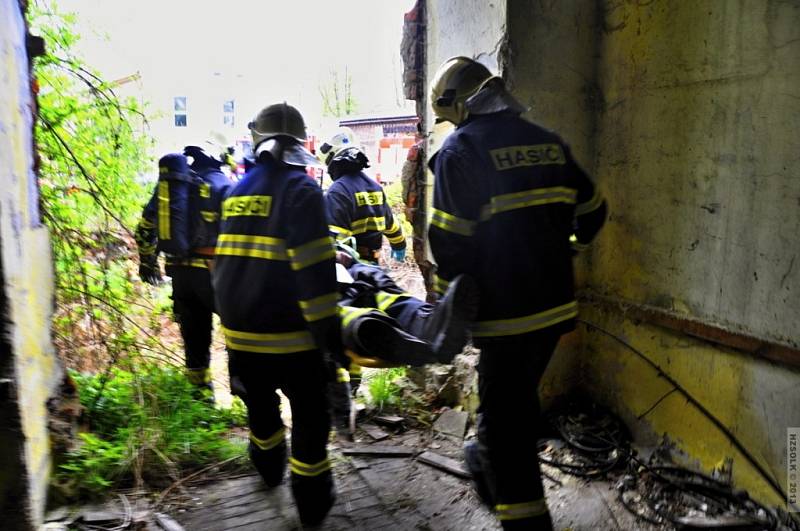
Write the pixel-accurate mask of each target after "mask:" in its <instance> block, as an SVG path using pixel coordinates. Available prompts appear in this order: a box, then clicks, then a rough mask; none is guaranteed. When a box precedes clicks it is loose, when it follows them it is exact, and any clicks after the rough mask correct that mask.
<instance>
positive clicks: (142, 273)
mask: <svg viewBox="0 0 800 531" xmlns="http://www.w3.org/2000/svg"><path fill="white" fill-rule="evenodd" d="M139 278H141V279H142V282H147V283H148V284H151V285H153V286H158V285H159V284H161V283H162V282H163V281H164V279H163V278H162V277H161V268H160V267H158V258H157V257H156V256H155V255H153V258H149V257H141V256H140V257H139Z"/></svg>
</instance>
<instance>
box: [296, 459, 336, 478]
mask: <svg viewBox="0 0 800 531" xmlns="http://www.w3.org/2000/svg"><path fill="white" fill-rule="evenodd" d="M289 469H290V470H291V471H292V473H293V474H298V475H300V476H306V477H314V476H319V475H320V474H322V473H323V472H327V471H328V470H330V469H331V462H330V461H329V460H328V458H327V457H326V458H325V459H323V460H322V461H320V462H319V463H313V464H309V463H304V462H302V461H300V460H299V459H295V458H294V457H290V458H289Z"/></svg>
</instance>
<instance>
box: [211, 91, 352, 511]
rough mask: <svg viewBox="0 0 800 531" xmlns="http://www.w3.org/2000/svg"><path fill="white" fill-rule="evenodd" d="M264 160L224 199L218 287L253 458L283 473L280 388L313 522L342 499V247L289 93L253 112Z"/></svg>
mask: <svg viewBox="0 0 800 531" xmlns="http://www.w3.org/2000/svg"><path fill="white" fill-rule="evenodd" d="M249 127H250V130H251V133H252V136H253V145H254V156H255V166H254V167H253V168H252V169H251V170H250V171H249V172H247V174H246V175H245V176H244V177H243V178H242V180H241V181H239V182H238V183H237V184H236V185H235V186H234V187H233V188H232V190H231V192H230V193H229V195H228V197H227V198H226V199H225V201H224V203H223V206H222V223H221V231H220V236H219V239H218V242H217V248H216V257H217V258H216V263H215V267H214V275H213V280H214V292H215V295H216V301H217V308H218V310H219V314H220V318H221V321H222V326H223V332H224V334H225V340H226V344H227V347H228V352H229V356H230V357H231V362H232V363H234V364H235V365H236V369H235V370H234V371H233V372H235V373H237V374H238V377H239V380H240V382H241V385H242V386H243V388H244V397H245V404H246V405H247V409H248V416H249V424H250V444H249V454H250V459H251V461H252V463H253V465H254V466H255V468H256V470H258V472H259V473H260V474H261V476H262V478H263V479H264V481H265V483H266V484H267V485H268V486H270V487H273V486H277V485H278V484H280V483H281V482H282V481H283V476H284V471H285V467H286V458H287V445H286V438H285V428H284V425H283V423H282V421H281V415H280V408H279V405H280V401H279V399H278V395H277V394H276V391H277V390H278V389H280V390H281V391H282V392H283V394H284V395H286V397H287V398H288V399H289V401H290V403H291V408H292V437H291V440H292V448H291V457H290V458H289V468H290V470H291V488H292V492H293V494H294V498H295V502H296V505H297V509H298V512H299V515H300V519H301V521H302V522H303V524H305V525H315V524H317V523H319V522H321V521H322V520H323V519H324V518H325V515H326V514H327V512H328V510H329V509H330V507H331V506H332V504H333V502H334V499H335V490H334V484H333V475H332V473H331V463H330V461H329V460H328V455H327V449H326V443H327V439H328V432H329V430H330V428H331V420H330V414H329V412H328V399H327V396H326V390H327V385H328V383H329V382H330V381H331V380H332V379H333V378H335V376H334V374H335V370H334V366H333V363H332V361H337V362H339V363H341V364H343V367H345V368H346V367H347V365H348V364H349V362H348V361H347V358H345V357H344V355H343V352H342V343H341V330H340V323H339V316H338V309H337V304H336V303H337V301H338V293H337V286H336V269H335V260H334V257H335V252H334V248H333V242H332V239H331V237H330V235H329V234H328V225H327V222H326V220H325V206H324V203H323V198H322V191H321V189H320V187H319V186H318V185H317V184H316V183H315V182H314V181H313V180H312V179H310V178H309V177H308V175H307V174H306V172H305V167H306V166H307V165H313V164H317V160H316V159H315V158H314V156H313V155H311V153H309V152H308V151H307V150H306V149H305V147H304V146H303V142H304V141H305V140H306V132H305V123H304V121H303V117H302V116H301V114H300V112H299V111H298V110H297V109H295V108H294V107H292V106H290V105H288V104H286V103H278V104H274V105H270V106H268V107H265V108H264V109H262V110H261V111H260V112H259V113H258V115H257V116H256V117H255V119H254V120H253V121H252V122H250V124H249Z"/></svg>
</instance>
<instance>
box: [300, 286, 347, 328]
mask: <svg viewBox="0 0 800 531" xmlns="http://www.w3.org/2000/svg"><path fill="white" fill-rule="evenodd" d="M337 302H339V294H338V293H335V292H334V293H328V294H327V295H322V296H320V297H315V298H313V299H309V300H307V301H300V309H301V310H302V311H303V317H305V319H306V321H309V322H310V321H319V320H320V319H324V318H326V317H330V316H332V315H336V314H337V313H338V309H337V306H336V303H337Z"/></svg>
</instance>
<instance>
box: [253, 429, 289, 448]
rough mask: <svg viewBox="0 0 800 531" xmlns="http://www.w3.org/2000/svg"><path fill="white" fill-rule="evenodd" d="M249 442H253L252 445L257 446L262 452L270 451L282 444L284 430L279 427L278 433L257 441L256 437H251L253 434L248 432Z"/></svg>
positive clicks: (284, 434)
mask: <svg viewBox="0 0 800 531" xmlns="http://www.w3.org/2000/svg"><path fill="white" fill-rule="evenodd" d="M250 440H251V441H253V444H255V445H256V446H258V447H259V448H261V449H262V450H272V449H273V448H275V447H276V446H278V445H279V444H281V443H282V442H284V440H286V428H284V427H283V426H281V428H280V429H279V430H278V431H276V432H275V433H273V434H272V435H270V436H269V437H267V438H266V439H259V438H258V437H256V436H255V435H253V432H250Z"/></svg>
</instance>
